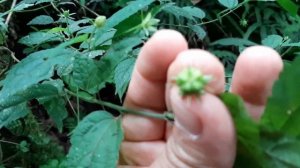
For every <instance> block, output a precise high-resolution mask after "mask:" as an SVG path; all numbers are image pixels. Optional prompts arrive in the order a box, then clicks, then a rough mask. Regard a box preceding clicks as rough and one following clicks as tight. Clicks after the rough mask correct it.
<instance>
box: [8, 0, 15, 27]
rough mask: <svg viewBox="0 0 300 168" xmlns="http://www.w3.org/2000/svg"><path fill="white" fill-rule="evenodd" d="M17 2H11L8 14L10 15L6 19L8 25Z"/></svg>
mask: <svg viewBox="0 0 300 168" xmlns="http://www.w3.org/2000/svg"><path fill="white" fill-rule="evenodd" d="M16 4H17V0H13V2H12V4H11V7H10V12H9V14H8V16H7V18H6V20H5V24H6V25H8V23H9V21H10V18H11V16H12V14H13V12H14V11H13V9H14V7H15V6H16Z"/></svg>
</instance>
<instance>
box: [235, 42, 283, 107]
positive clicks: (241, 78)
mask: <svg viewBox="0 0 300 168" xmlns="http://www.w3.org/2000/svg"><path fill="white" fill-rule="evenodd" d="M282 68H283V62H282V59H281V57H280V55H279V54H278V53H277V52H276V51H275V50H273V49H272V48H269V47H265V46H253V47H249V48H247V49H245V50H244V51H243V52H242V53H241V54H240V56H239V58H238V60H237V62H236V65H235V70H234V73H233V78H232V88H231V90H232V92H233V93H237V94H239V95H240V96H241V97H243V99H244V100H245V101H247V102H249V103H251V104H255V105H264V104H265V103H266V101H267V97H268V96H269V95H270V94H271V89H272V85H273V83H274V81H275V80H277V78H278V76H279V74H280V72H281V70H282Z"/></svg>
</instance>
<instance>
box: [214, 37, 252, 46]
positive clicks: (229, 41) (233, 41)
mask: <svg viewBox="0 0 300 168" xmlns="http://www.w3.org/2000/svg"><path fill="white" fill-rule="evenodd" d="M211 45H222V46H237V47H241V46H243V47H245V46H253V45H257V44H256V43H254V42H252V41H249V40H246V39H241V38H223V39H220V40H217V41H215V42H213V43H211Z"/></svg>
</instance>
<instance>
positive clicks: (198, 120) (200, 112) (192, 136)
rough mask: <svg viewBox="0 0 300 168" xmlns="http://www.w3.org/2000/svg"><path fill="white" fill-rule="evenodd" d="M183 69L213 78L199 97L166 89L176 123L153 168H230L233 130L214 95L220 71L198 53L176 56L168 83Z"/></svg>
mask: <svg viewBox="0 0 300 168" xmlns="http://www.w3.org/2000/svg"><path fill="white" fill-rule="evenodd" d="M186 67H195V68H198V69H199V70H201V72H203V73H204V74H209V75H211V76H212V77H213V81H211V82H210V83H209V84H208V86H207V88H206V89H207V90H209V91H210V93H205V94H203V95H201V96H200V97H193V96H185V97H183V96H181V95H180V93H179V89H178V87H177V86H174V85H167V91H166V100H167V105H168V108H169V109H172V111H173V112H174V113H175V116H176V119H175V123H174V127H173V130H172V133H171V135H170V137H169V138H168V142H167V145H166V147H165V150H164V152H163V154H162V155H161V157H159V158H158V159H157V160H156V161H155V162H154V163H153V165H152V167H153V168H160V167H162V168H165V167H172V168H177V167H178V168H198V167H200V168H202V167H204V168H206V167H217V168H219V167H221V168H230V167H232V165H233V162H234V159H235V152H236V140H235V129H234V124H233V122H232V119H231V116H230V114H229V112H228V110H227V108H226V107H225V105H224V104H223V103H222V102H221V100H219V98H218V97H217V96H215V94H219V93H221V92H222V91H223V87H224V69H223V66H222V64H221V63H220V62H219V61H218V60H217V59H216V58H215V57H214V56H212V55H211V54H209V53H207V52H204V51H202V50H192V51H185V52H182V53H181V54H179V56H178V57H177V58H176V60H175V61H174V62H173V63H172V64H171V66H170V67H169V70H168V81H169V83H171V82H170V80H172V79H173V78H174V76H176V75H177V74H178V73H179V72H181V71H182V70H183V69H184V68H186Z"/></svg>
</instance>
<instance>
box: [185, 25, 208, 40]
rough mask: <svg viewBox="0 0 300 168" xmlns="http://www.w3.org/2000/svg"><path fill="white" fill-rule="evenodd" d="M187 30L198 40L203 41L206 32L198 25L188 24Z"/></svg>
mask: <svg viewBox="0 0 300 168" xmlns="http://www.w3.org/2000/svg"><path fill="white" fill-rule="evenodd" d="M188 26H189V28H190V29H191V30H193V31H194V32H195V33H196V35H197V36H198V38H199V39H200V40H203V39H204V38H205V36H206V31H205V30H204V29H203V28H202V27H201V26H199V25H191V24H188Z"/></svg>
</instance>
